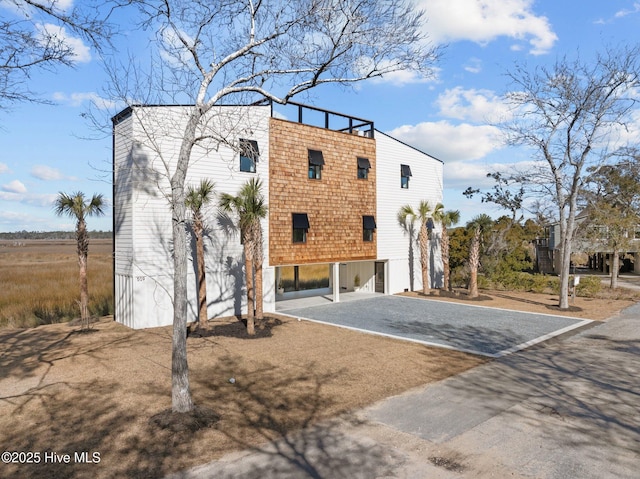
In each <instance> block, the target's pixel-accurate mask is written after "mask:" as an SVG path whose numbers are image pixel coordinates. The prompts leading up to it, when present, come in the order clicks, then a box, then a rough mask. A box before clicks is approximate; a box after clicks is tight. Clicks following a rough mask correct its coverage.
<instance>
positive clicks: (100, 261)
mask: <svg viewBox="0 0 640 479" xmlns="http://www.w3.org/2000/svg"><path fill="white" fill-rule="evenodd" d="M111 244H112V243H111V240H91V242H90V244H89V266H88V281H89V312H90V314H92V315H94V316H104V315H106V314H111V313H113V279H112V278H113V263H112V259H111V258H112V256H111V252H112V247H111ZM79 299H80V289H79V284H78V256H77V253H76V243H75V241H74V240H55V241H49V240H21V241H1V242H0V327H6V326H9V327H32V326H37V325H39V324H48V323H59V322H62V321H67V320H70V319H73V318H76V317H78V316H79V315H80V310H79V307H78V301H79Z"/></svg>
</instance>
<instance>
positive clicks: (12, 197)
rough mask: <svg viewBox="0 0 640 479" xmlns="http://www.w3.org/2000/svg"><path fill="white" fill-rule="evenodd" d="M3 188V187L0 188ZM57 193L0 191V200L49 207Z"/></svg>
mask: <svg viewBox="0 0 640 479" xmlns="http://www.w3.org/2000/svg"><path fill="white" fill-rule="evenodd" d="M2 189H3V190H4V187H3V188H2ZM56 197H57V195H55V194H37V193H36V194H34V193H26V191H25V192H12V191H0V200H1V201H15V202H16V203H23V204H26V205H31V206H46V207H48V208H50V207H51V206H52V205H53V202H54V201H55V199H56Z"/></svg>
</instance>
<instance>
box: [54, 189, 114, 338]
mask: <svg viewBox="0 0 640 479" xmlns="http://www.w3.org/2000/svg"><path fill="white" fill-rule="evenodd" d="M105 207H106V201H105V200H104V198H103V196H102V195H101V194H94V195H93V196H92V197H91V200H90V201H89V202H88V203H87V202H86V201H85V197H84V193H82V192H81V191H77V192H75V193H72V194H71V195H68V194H66V193H62V192H59V193H58V197H57V198H56V199H55V201H54V204H53V208H54V211H55V213H56V215H58V216H62V215H67V216H69V217H71V218H75V219H76V242H77V252H78V267H79V269H80V318H81V320H82V327H83V328H86V329H89V286H88V284H87V258H88V256H89V234H88V232H87V223H86V220H85V218H86V217H87V216H102V215H104V208H105Z"/></svg>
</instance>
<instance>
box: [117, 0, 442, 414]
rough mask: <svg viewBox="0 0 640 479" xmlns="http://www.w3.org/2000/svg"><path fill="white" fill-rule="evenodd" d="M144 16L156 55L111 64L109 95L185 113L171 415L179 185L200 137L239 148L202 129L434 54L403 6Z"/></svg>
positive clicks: (194, 4)
mask: <svg viewBox="0 0 640 479" xmlns="http://www.w3.org/2000/svg"><path fill="white" fill-rule="evenodd" d="M140 8H141V12H142V15H143V22H142V26H143V27H145V28H147V29H148V30H149V31H152V32H154V33H155V45H156V46H157V47H158V48H157V52H156V53H157V54H155V55H154V56H152V58H151V61H150V63H147V64H145V65H142V64H136V63H135V62H133V63H129V62H127V65H125V66H122V67H118V66H115V67H114V66H113V64H112V67H111V68H110V70H111V77H112V80H113V81H112V83H113V87H114V93H115V94H116V95H115V96H117V97H118V98H119V99H121V100H124V101H126V102H127V104H129V105H132V104H136V103H156V104H162V103H180V104H183V105H184V104H189V105H191V106H190V107H188V108H187V109H186V111H187V117H186V121H185V123H184V125H185V126H184V127H183V128H182V130H181V138H180V148H179V153H178V155H177V159H176V162H175V166H172V169H171V171H170V172H168V173H167V175H168V178H169V182H170V197H169V202H170V207H171V215H172V225H173V227H172V228H173V229H172V238H173V274H174V285H173V307H174V316H173V325H174V333H173V361H172V378H173V381H172V409H173V411H175V412H186V411H190V410H191V409H192V408H193V401H192V398H191V392H190V388H189V376H188V365H187V356H186V321H187V284H186V278H187V250H186V248H187V245H186V242H185V187H184V185H185V178H186V176H187V171H188V170H189V165H190V162H191V157H192V152H193V150H194V147H195V146H196V145H199V144H202V141H203V140H204V139H205V136H206V137H207V139H208V141H209V142H212V141H213V142H214V143H215V142H218V143H225V144H228V145H231V146H232V147H234V148H238V146H237V143H234V142H233V141H232V140H230V139H229V138H227V137H226V135H227V134H228V131H229V130H226V131H222V130H219V129H216V128H206V129H205V128H203V125H204V124H205V123H206V122H208V121H210V117H211V115H212V114H213V112H214V111H215V108H216V107H217V106H220V105H223V104H229V103H234V104H244V105H247V104H250V103H252V102H255V101H257V100H261V99H268V100H270V101H273V102H277V103H286V102H287V101H288V100H289V99H291V98H292V97H294V96H295V95H298V94H301V93H303V92H306V91H308V90H310V89H312V88H315V87H317V86H319V85H323V84H328V83H339V84H343V85H348V84H352V83H354V82H358V81H362V80H365V79H367V78H373V77H380V76H383V75H386V74H391V73H393V72H397V71H407V70H410V71H414V72H417V73H418V74H425V75H426V74H430V73H431V66H432V64H433V62H434V60H435V58H436V56H437V51H436V50H435V49H433V48H432V47H430V46H429V45H428V44H427V43H426V41H425V38H424V37H423V35H422V34H421V33H420V32H421V25H422V20H423V18H422V13H421V12H418V11H416V10H415V7H414V6H413V3H412V2H410V1H409V0H299V1H295V2H286V1H282V0H241V1H238V0H221V1H216V2H210V1H202V0H192V1H182V0H181V1H177V0H175V1H174V0H157V1H149V2H144V3H141V5H140ZM145 60H146V59H145ZM143 90H144V92H143ZM205 130H206V135H203V134H202V133H203V132H204V131H205ZM214 147H215V146H214ZM214 147H213V148H214Z"/></svg>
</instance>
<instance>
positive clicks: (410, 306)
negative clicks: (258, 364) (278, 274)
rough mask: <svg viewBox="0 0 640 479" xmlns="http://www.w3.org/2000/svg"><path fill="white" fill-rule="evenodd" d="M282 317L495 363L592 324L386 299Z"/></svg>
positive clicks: (321, 307) (289, 312)
mask: <svg viewBox="0 0 640 479" xmlns="http://www.w3.org/2000/svg"><path fill="white" fill-rule="evenodd" d="M279 313H281V314H286V315H289V316H293V317H296V318H300V319H305V320H311V321H316V322H320V323H325V324H332V325H335V326H340V327H344V328H349V329H354V330H358V331H364V332H368V333H372V334H379V335H384V336H389V337H394V338H398V339H404V340H409V341H414V342H419V343H422V344H425V345H429V346H438V347H444V348H449V349H456V350H458V351H465V352H470V353H473V354H479V355H482V356H487V357H492V358H497V357H501V356H504V355H506V354H509V353H512V352H515V351H519V350H521V349H524V348H526V347H529V346H531V345H533V344H536V343H539V342H542V341H545V340H547V339H549V338H551V337H554V336H558V335H560V334H563V333H566V332H568V331H571V330H573V329H576V328H580V327H583V326H586V325H589V324H591V323H592V322H591V321H589V320H583V319H576V318H569V317H566V316H553V315H548V314H533V313H522V312H517V311H509V310H505V309H496V308H487V307H483V306H473V305H463V304H459V303H447V302H444V301H437V300H428V299H421V298H409V297H406V296H382V295H380V296H373V297H370V296H369V297H365V298H364V299H357V300H351V301H346V302H340V303H329V304H321V305H315V306H308V307H297V308H295V307H294V308H290V309H285V310H280V311H279Z"/></svg>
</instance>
